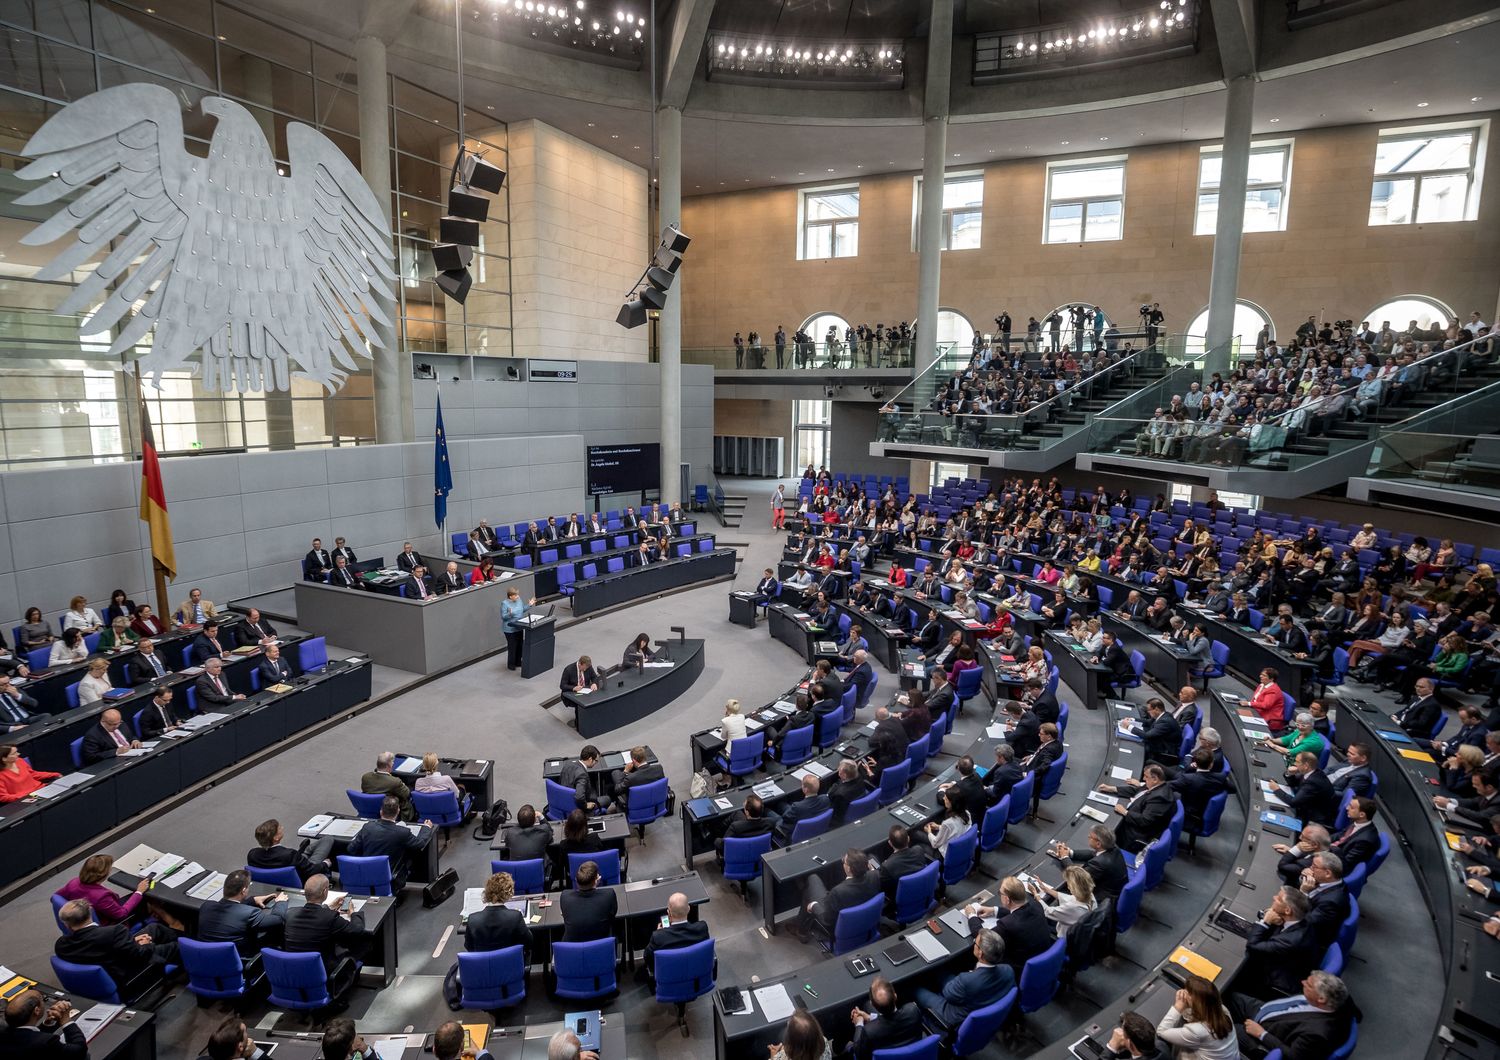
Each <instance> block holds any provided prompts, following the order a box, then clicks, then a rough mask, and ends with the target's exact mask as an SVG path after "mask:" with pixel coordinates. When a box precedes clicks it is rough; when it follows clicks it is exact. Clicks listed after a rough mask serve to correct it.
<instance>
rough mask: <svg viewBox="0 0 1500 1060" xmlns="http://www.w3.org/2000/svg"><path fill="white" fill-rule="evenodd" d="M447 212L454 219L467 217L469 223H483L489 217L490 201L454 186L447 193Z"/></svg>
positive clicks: (460, 186) (456, 185)
mask: <svg viewBox="0 0 1500 1060" xmlns="http://www.w3.org/2000/svg"><path fill="white" fill-rule="evenodd" d="M448 212H449V213H450V214H453V215H454V216H456V217H467V218H468V219H469V220H471V221H485V220H488V219H489V216H490V200H489V199H488V197H486V196H484V195H475V194H474V193H473V192H471V191H469V190H468V189H467V188H465V187H463V186H462V185H459V184H455V185H453V187H452V188H451V189H450V190H449V192H448Z"/></svg>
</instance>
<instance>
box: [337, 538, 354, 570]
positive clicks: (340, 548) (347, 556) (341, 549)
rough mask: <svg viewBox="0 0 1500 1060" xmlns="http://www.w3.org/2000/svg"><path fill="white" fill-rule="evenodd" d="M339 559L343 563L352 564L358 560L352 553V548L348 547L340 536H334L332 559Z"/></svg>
mask: <svg viewBox="0 0 1500 1060" xmlns="http://www.w3.org/2000/svg"><path fill="white" fill-rule="evenodd" d="M341 559H342V560H343V561H344V562H345V563H351V564H352V563H358V562H359V558H358V557H357V556H355V554H354V549H352V548H350V547H349V546H348V544H347V543H346V542H345V541H344V539H343V538H342V537H336V538H334V539H333V560H334V562H335V563H337V562H338V561H339V560H341Z"/></svg>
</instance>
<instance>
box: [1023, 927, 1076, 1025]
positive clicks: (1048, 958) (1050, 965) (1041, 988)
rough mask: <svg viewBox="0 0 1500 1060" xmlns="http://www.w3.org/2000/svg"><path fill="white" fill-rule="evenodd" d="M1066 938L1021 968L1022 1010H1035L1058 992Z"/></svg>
mask: <svg viewBox="0 0 1500 1060" xmlns="http://www.w3.org/2000/svg"><path fill="white" fill-rule="evenodd" d="M1066 942H1067V940H1066V939H1058V940H1057V941H1056V942H1054V943H1053V944H1052V945H1050V946H1048V947H1047V948H1046V949H1045V950H1043V951H1042V952H1041V953H1039V954H1037V955H1036V956H1035V957H1033V958H1031V959H1030V960H1029V961H1027V962H1026V964H1025V965H1024V966H1023V967H1022V968H1021V985H1020V992H1021V996H1020V1005H1021V1011H1022V1012H1023V1013H1024V1012H1035V1011H1036V1010H1037V1009H1039V1008H1041V1007H1042V1006H1043V1005H1045V1004H1047V1002H1049V1001H1051V1000H1052V998H1053V997H1054V996H1055V995H1056V994H1057V987H1058V984H1059V982H1060V981H1061V979H1062V968H1063V960H1064V958H1065V956H1066V949H1065V945H1066Z"/></svg>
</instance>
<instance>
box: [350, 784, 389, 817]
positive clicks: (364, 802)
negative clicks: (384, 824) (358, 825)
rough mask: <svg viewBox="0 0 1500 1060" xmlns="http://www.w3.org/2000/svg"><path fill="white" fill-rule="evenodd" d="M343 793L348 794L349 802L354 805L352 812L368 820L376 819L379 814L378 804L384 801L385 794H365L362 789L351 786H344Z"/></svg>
mask: <svg viewBox="0 0 1500 1060" xmlns="http://www.w3.org/2000/svg"><path fill="white" fill-rule="evenodd" d="M344 794H345V795H347V796H349V803H350V805H352V806H353V807H354V812H355V813H357V814H358V815H359V816H361V817H364V818H366V819H368V820H371V821H373V820H376V819H377V818H378V817H379V816H380V804H381V803H382V802H384V801H385V796H384V795H382V794H380V793H379V792H375V793H373V794H370V795H366V794H365V793H364V792H362V791H355V790H354V789H353V788H345V789H344Z"/></svg>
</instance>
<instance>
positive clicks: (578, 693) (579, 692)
mask: <svg viewBox="0 0 1500 1060" xmlns="http://www.w3.org/2000/svg"><path fill="white" fill-rule="evenodd" d="M592 691H593V689H592V688H575V689H573V694H574V695H575V696H586V695H588V694H589V693H590V692H592Z"/></svg>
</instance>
